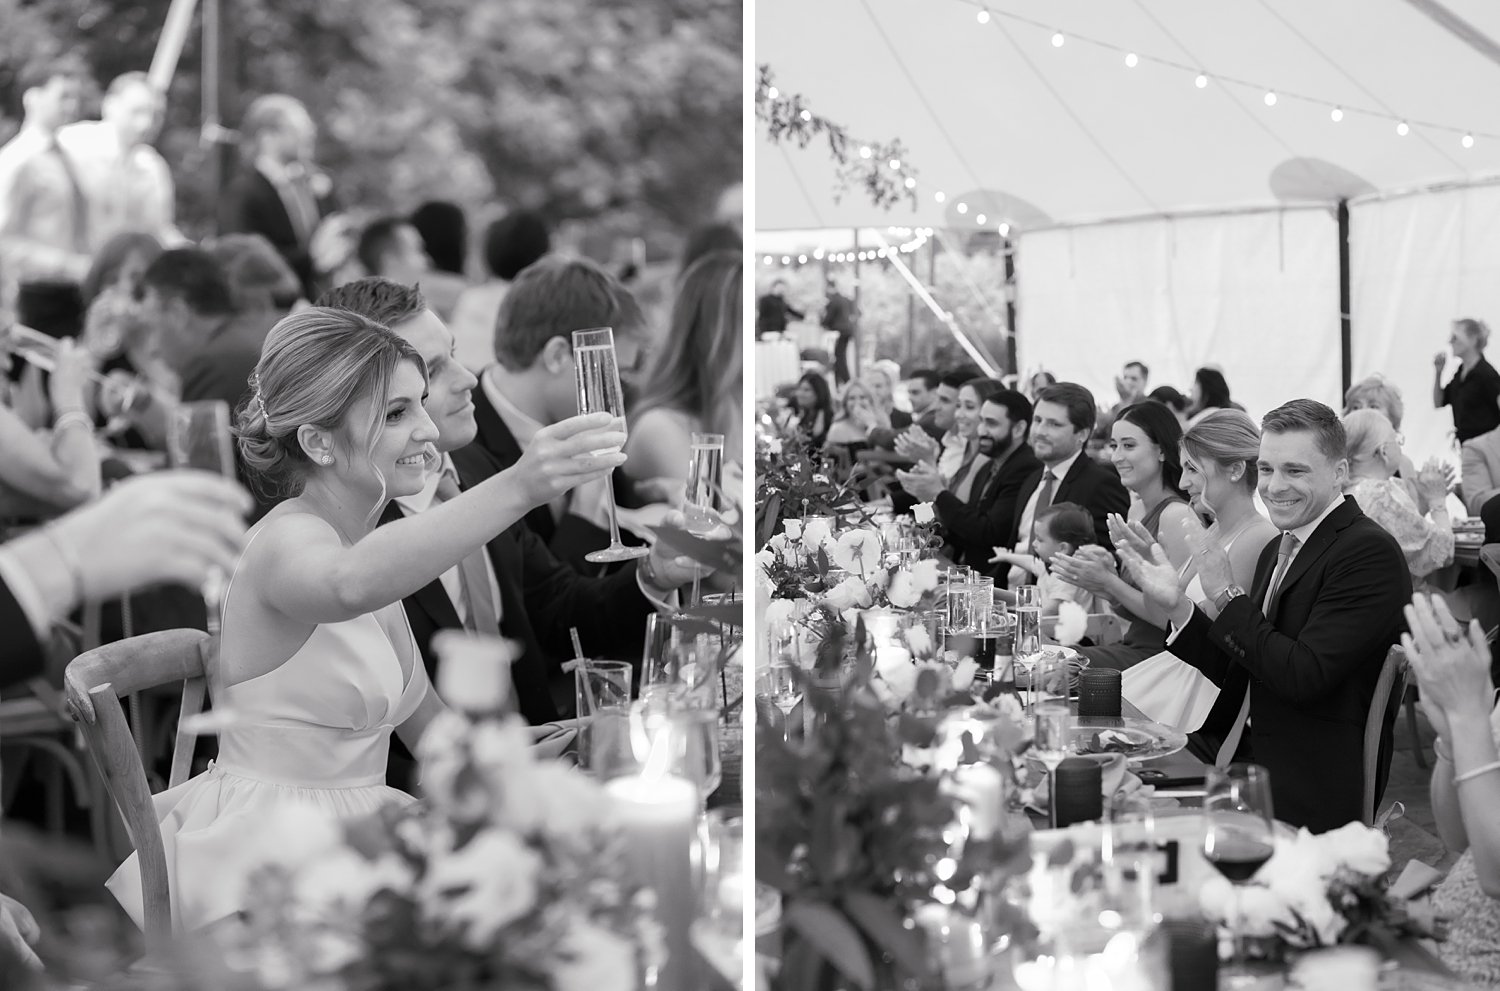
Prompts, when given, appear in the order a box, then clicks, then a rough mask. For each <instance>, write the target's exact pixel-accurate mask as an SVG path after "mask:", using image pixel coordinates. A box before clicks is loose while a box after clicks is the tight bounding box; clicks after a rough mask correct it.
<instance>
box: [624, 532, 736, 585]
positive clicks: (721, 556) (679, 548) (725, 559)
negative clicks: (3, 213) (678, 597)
mask: <svg viewBox="0 0 1500 991" xmlns="http://www.w3.org/2000/svg"><path fill="white" fill-rule="evenodd" d="M646 529H648V530H650V531H651V532H652V533H653V534H655V535H656V539H657V541H658V542H659V543H661V545H662V546H664V547H666V548H667V550H669V551H671V552H672V553H673V554H680V555H682V556H683V557H688V558H692V560H693V561H694V562H695V563H697V564H701V565H703V566H704V567H708V568H713V569H714V570H715V571H722V572H726V573H729V574H734V573H735V572H736V566H735V557H736V554H735V548H731V547H730V542H729V541H728V540H705V539H703V538H702V537H695V536H693V535H692V534H691V533H688V532H687V531H686V530H683V529H681V528H680V527H675V526H665V525H663V526H659V527H647V528H646Z"/></svg>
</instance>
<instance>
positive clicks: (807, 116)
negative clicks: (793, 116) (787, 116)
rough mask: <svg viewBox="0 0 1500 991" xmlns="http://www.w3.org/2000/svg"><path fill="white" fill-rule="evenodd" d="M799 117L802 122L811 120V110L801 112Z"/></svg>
mask: <svg viewBox="0 0 1500 991" xmlns="http://www.w3.org/2000/svg"><path fill="white" fill-rule="evenodd" d="M799 116H800V117H801V118H802V119H803V120H804V121H809V120H812V111H811V110H804V111H802V113H801V114H800V115H799Z"/></svg>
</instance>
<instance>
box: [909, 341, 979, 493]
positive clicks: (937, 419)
mask: <svg viewBox="0 0 1500 991" xmlns="http://www.w3.org/2000/svg"><path fill="white" fill-rule="evenodd" d="M979 378H983V376H981V375H979V373H978V369H970V368H962V369H959V370H958V371H953V372H949V373H948V374H946V375H944V376H943V377H942V378H940V379H939V380H938V385H937V389H936V390H935V391H934V392H933V399H932V414H933V415H932V425H933V431H936V432H937V433H936V436H934V434H933V432H932V431H927V430H921V429H913V428H910V427H908V428H907V429H906V430H905V431H904V432H902V433H900V434H897V435H896V440H895V447H896V453H897V454H899V455H901V456H902V457H904V458H908V459H910V460H911V461H928V462H931V463H932V464H933V465H935V466H936V467H937V471H938V474H939V475H941V476H942V477H943V478H951V477H952V476H953V474H954V473H955V472H956V471H958V467H959V465H960V464H962V463H963V460H964V458H965V456H966V455H967V453H968V449H967V448H968V441H967V439H966V438H964V437H963V436H962V435H961V434H960V432H959V431H958V428H957V422H958V394H959V391H960V390H961V389H963V387H964V385H965V384H966V383H968V382H971V381H974V380H975V379H979Z"/></svg>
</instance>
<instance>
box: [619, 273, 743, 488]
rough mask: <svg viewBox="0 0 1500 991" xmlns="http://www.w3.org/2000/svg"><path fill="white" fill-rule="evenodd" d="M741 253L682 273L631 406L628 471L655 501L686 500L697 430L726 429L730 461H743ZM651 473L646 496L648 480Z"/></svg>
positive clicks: (726, 443) (727, 450)
mask: <svg viewBox="0 0 1500 991" xmlns="http://www.w3.org/2000/svg"><path fill="white" fill-rule="evenodd" d="M740 259H741V255H740V254H739V253H738V252H730V251H720V252H714V253H711V254H708V255H705V256H704V257H702V258H700V259H698V261H696V262H694V263H693V264H692V266H691V267H689V268H688V270H687V271H686V272H684V273H683V275H682V278H681V279H680V280H679V282H678V287H677V298H676V300H674V301H673V303H672V316H671V320H670V321H669V323H668V332H667V335H666V337H665V338H664V339H663V342H662V346H661V348H660V349H659V350H658V351H657V352H656V354H654V355H653V356H652V361H651V366H650V368H649V369H648V370H647V372H646V377H645V382H644V383H643V385H642V386H641V394H640V398H639V399H637V400H636V402H635V406H634V407H633V408H632V409H631V411H630V439H629V440H628V441H626V442H625V453H626V454H627V455H629V460H628V461H626V462H625V474H627V475H629V476H630V477H631V478H632V479H634V480H635V482H636V491H637V493H638V494H639V495H642V496H645V497H647V498H649V499H650V500H651V501H653V502H666V503H669V504H671V505H674V506H675V505H679V504H681V502H682V498H683V484H684V483H685V482H686V481H687V478H688V469H689V467H690V465H691V464H692V460H693V455H692V450H691V439H692V438H691V435H692V434H694V433H713V434H721V435H723V437H724V456H725V459H726V460H727V461H731V462H737V461H739V459H740V452H741V451H742V450H743V448H744V445H743V444H742V443H741V438H742V436H743V428H742V427H741V420H742V417H741V416H740V403H741V395H740V393H741V388H740V385H741V382H742V381H743V375H742V372H741V364H742V360H743V359H742V346H741V345H742V335H741V333H740V329H741V321H742V320H743V315H742V314H741V313H740V282H741V281H742V280H741V275H742V272H743V263H742V262H741V260H740ZM652 481H654V482H655V485H654V486H653V488H652V491H651V494H650V495H649V496H647V495H646V493H647V489H646V488H645V487H643V483H647V482H652Z"/></svg>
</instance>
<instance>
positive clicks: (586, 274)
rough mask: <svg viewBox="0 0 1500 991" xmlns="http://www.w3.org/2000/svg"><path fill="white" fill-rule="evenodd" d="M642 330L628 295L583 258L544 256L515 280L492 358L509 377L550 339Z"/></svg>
mask: <svg viewBox="0 0 1500 991" xmlns="http://www.w3.org/2000/svg"><path fill="white" fill-rule="evenodd" d="M644 325H645V316H644V315H643V314H642V313H641V307H640V304H639V303H637V302H636V299H635V297H634V296H632V295H631V294H630V290H629V289H626V288H625V286H624V285H623V284H622V283H621V282H620V280H618V279H616V278H615V277H614V276H612V275H610V274H609V273H608V272H606V271H605V270H604V269H602V268H600V267H599V266H598V265H596V264H594V263H593V262H591V261H589V260H587V259H584V258H563V257H562V256H560V255H548V256H547V257H545V258H542V259H539V260H538V261H536V262H535V263H533V264H532V265H530V266H528V267H527V268H526V270H525V271H524V272H522V273H521V274H520V275H518V276H516V280H515V281H514V282H512V283H511V285H510V291H509V292H507V293H506V294H505V299H504V301H503V302H501V304H500V315H499V316H498V317H496V319H495V358H496V360H497V361H499V362H500V364H501V365H503V366H504V367H506V368H508V369H510V370H511V371H524V370H526V369H528V368H530V367H531V366H532V365H534V364H535V363H536V359H537V357H538V356H539V355H540V354H541V353H542V349H543V348H545V347H546V346H547V342H548V341H550V340H552V339H553V338H554V337H561V338H562V339H563V340H565V341H569V342H570V343H571V341H572V336H571V335H572V333H573V331H575V330H587V329H588V328H590V327H613V328H614V331H615V336H616V337H621V336H624V335H627V334H633V333H635V332H636V331H638V330H640V329H641V328H642V327H643V326H644Z"/></svg>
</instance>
